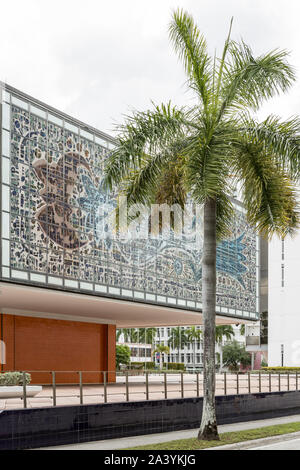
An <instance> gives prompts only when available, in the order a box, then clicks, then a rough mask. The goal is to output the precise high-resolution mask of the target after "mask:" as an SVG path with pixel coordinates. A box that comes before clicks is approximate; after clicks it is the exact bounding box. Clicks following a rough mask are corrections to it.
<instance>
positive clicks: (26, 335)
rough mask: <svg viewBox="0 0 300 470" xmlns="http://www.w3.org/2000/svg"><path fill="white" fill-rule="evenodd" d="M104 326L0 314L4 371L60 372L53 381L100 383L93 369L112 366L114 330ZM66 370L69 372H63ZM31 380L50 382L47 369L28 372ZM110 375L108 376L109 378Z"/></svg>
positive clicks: (98, 375)
mask: <svg viewBox="0 0 300 470" xmlns="http://www.w3.org/2000/svg"><path fill="white" fill-rule="evenodd" d="M113 329H114V330H115V327H114V328H111V327H110V326H109V327H108V325H99V324H95V323H83V322H74V321H64V320H52V319H44V318H34V317H23V316H17V315H5V314H4V315H3V338H4V341H5V343H6V361H7V362H6V364H5V367H4V370H28V371H62V372H57V374H56V381H57V383H77V382H78V380H79V375H78V374H77V373H75V374H74V373H70V372H71V371H93V373H92V372H89V373H86V372H85V373H84V374H83V382H85V383H93V382H94V383H97V382H101V381H102V379H103V375H102V374H99V373H95V371H104V370H107V366H108V365H109V367H110V370H114V369H115V362H114V361H115V359H114V351H115V331H113ZM67 371H69V372H67ZM31 375H32V383H51V380H52V376H51V374H50V373H49V372H45V373H42V372H38V373H32V374H31ZM113 378H114V376H113V377H111V379H113Z"/></svg>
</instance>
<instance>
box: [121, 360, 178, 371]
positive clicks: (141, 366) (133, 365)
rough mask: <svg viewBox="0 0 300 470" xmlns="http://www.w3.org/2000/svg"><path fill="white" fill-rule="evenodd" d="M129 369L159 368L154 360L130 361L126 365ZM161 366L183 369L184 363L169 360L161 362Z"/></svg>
mask: <svg viewBox="0 0 300 470" xmlns="http://www.w3.org/2000/svg"><path fill="white" fill-rule="evenodd" d="M128 368H129V369H137V370H141V369H146V370H159V364H157V365H156V367H155V363H154V362H131V363H130V365H128ZM163 368H164V369H167V370H185V367H184V364H183V363H182V362H169V363H168V364H167V363H165V362H164V363H163Z"/></svg>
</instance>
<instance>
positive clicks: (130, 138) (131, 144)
mask: <svg viewBox="0 0 300 470" xmlns="http://www.w3.org/2000/svg"><path fill="white" fill-rule="evenodd" d="M185 118H186V117H185V112H184V109H183V108H181V109H178V108H177V107H176V106H171V104H170V103H168V104H167V105H163V104H162V105H160V106H155V107H154V110H148V111H145V112H137V111H135V112H134V113H133V115H132V116H130V117H127V119H126V121H125V124H124V125H123V126H121V127H120V134H119V137H118V139H117V145H116V147H115V149H114V150H113V151H112V152H111V154H110V156H109V158H108V159H107V161H106V168H105V178H104V186H106V187H109V188H111V187H112V186H113V184H114V183H116V182H120V181H121V180H122V179H123V178H124V177H125V176H126V175H127V174H128V172H131V171H132V170H136V169H139V168H141V167H142V166H143V161H144V160H145V158H148V156H149V155H153V154H155V153H157V152H159V151H161V150H162V149H164V148H165V146H167V145H169V144H170V143H171V142H172V141H173V140H174V139H176V137H177V136H178V135H183V128H184V127H185V126H187V121H186V119H185Z"/></svg>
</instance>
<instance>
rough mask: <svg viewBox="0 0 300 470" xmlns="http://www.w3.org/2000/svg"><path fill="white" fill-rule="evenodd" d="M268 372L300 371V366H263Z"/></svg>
mask: <svg viewBox="0 0 300 470" xmlns="http://www.w3.org/2000/svg"><path fill="white" fill-rule="evenodd" d="M261 370H264V371H266V372H300V367H262V368H261Z"/></svg>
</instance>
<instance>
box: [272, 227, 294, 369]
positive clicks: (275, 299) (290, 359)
mask: <svg viewBox="0 0 300 470" xmlns="http://www.w3.org/2000/svg"><path fill="white" fill-rule="evenodd" d="M299 269H300V234H299V233H298V234H297V235H296V236H293V237H289V236H287V237H286V238H285V239H284V240H281V239H279V238H274V239H273V240H271V242H270V244H269V297H268V299H269V300H268V301H269V308H268V365H269V366H285V367H297V366H298V367H300V303H299V292H300V276H299Z"/></svg>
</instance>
